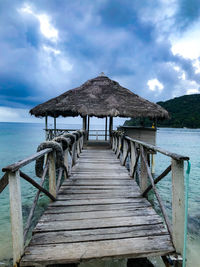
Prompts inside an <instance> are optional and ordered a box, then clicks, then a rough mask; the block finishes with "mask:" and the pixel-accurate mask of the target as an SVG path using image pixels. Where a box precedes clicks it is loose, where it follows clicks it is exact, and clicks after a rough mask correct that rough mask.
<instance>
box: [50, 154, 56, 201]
mask: <svg viewBox="0 0 200 267" xmlns="http://www.w3.org/2000/svg"><path fill="white" fill-rule="evenodd" d="M55 156H56V155H55V152H51V153H50V154H49V192H50V193H51V195H53V196H54V197H55V198H56V166H55Z"/></svg>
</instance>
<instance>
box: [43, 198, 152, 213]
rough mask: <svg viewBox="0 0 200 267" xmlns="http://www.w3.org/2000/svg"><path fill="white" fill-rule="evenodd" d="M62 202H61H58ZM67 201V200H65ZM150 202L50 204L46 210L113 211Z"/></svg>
mask: <svg viewBox="0 0 200 267" xmlns="http://www.w3.org/2000/svg"><path fill="white" fill-rule="evenodd" d="M58 203H60V202H58ZM65 203H67V202H65ZM150 206H151V204H150V203H148V202H147V203H146V202H144V201H143V202H136V203H135V202H134V203H122V204H118V203H116V204H105V205H103V204H102V205H101V204H99V205H82V206H70V205H65V206H50V207H48V208H47V210H46V211H45V214H47V213H57V214H59V213H72V212H74V213H79V212H89V211H111V210H120V209H123V210H129V209H133V208H137V209H139V208H146V207H150Z"/></svg>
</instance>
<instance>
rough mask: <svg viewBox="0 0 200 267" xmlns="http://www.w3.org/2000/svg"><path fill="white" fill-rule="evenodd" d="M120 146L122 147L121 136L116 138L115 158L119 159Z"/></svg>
mask: <svg viewBox="0 0 200 267" xmlns="http://www.w3.org/2000/svg"><path fill="white" fill-rule="evenodd" d="M121 145H122V140H121V136H120V135H119V136H118V146H117V158H119V156H120V150H121Z"/></svg>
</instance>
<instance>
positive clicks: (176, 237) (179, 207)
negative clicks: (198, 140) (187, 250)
mask: <svg viewBox="0 0 200 267" xmlns="http://www.w3.org/2000/svg"><path fill="white" fill-rule="evenodd" d="M184 203H185V202H184V162H183V160H175V159H172V228H173V229H172V230H173V231H172V235H173V243H174V246H175V249H176V252H178V253H181V254H182V252H183V243H184V223H183V222H184V217H185V212H184V210H185V205H184Z"/></svg>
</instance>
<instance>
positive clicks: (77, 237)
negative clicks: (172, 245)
mask: <svg viewBox="0 0 200 267" xmlns="http://www.w3.org/2000/svg"><path fill="white" fill-rule="evenodd" d="M167 234H168V232H167V230H166V229H165V227H164V226H163V224H154V225H139V226H130V227H114V228H113V227H112V228H103V229H89V230H76V231H56V232H47V233H46V232H45V233H35V234H34V235H33V238H32V240H31V243H30V245H31V246H35V245H43V244H60V243H75V242H86V241H97V240H112V239H113V240H114V239H123V238H136V237H144V236H156V235H167ZM117 241H118V240H117Z"/></svg>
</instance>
